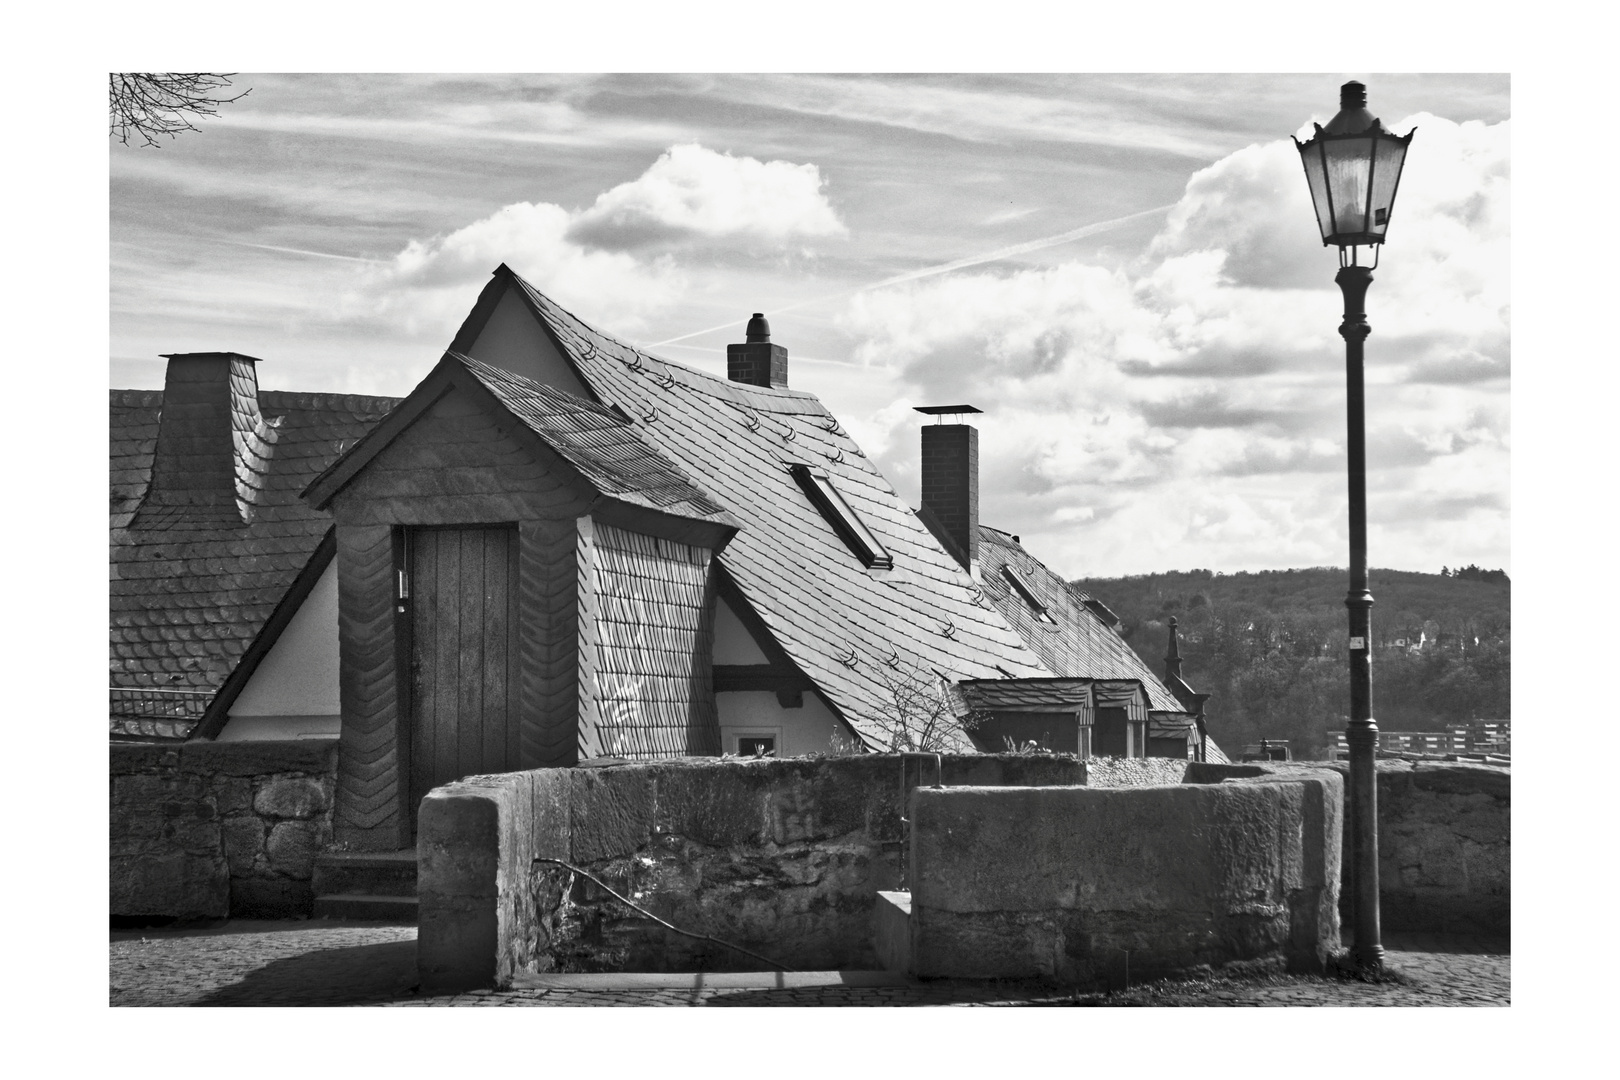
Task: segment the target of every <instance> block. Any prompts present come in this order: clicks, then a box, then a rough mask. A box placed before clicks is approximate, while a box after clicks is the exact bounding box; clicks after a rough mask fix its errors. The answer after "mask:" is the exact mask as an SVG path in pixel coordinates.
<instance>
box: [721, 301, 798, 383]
mask: <svg viewBox="0 0 1620 1080" xmlns="http://www.w3.org/2000/svg"><path fill="white" fill-rule="evenodd" d="M745 336H746V337H747V341H745V342H744V343H743V344H741V345H727V346H726V378H728V379H730V380H731V381H732V382H740V383H748V384H749V385H750V386H774V387H776V388H777V389H779V390H786V389H787V349H786V348H784V347H783V346H781V345H772V344H771V324H770V323H768V322H766V321H765V316H763V315H761V314H760V313H759V312H757V311H756V312H754V317H753V318H752V319H749V320H748V332H747V334H746V335H745Z"/></svg>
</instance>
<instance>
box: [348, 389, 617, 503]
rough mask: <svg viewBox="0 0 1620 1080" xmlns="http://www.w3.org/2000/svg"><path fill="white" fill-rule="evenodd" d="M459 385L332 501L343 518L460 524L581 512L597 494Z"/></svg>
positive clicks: (356, 474) (399, 434) (443, 395)
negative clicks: (505, 425) (510, 429)
mask: <svg viewBox="0 0 1620 1080" xmlns="http://www.w3.org/2000/svg"><path fill="white" fill-rule="evenodd" d="M543 453H544V451H541V450H537V449H536V448H535V447H534V446H533V444H532V443H531V444H529V445H525V444H524V443H520V442H519V441H518V440H517V439H516V438H514V437H513V436H512V435H511V434H509V433H508V432H506V431H505V430H503V429H502V427H501V425H500V424H499V423H498V422H497V420H496V418H495V417H493V416H491V415H489V414H488V413H487V412H486V411H485V410H484V409H483V408H482V407H481V406H480V405H479V404H478V403H475V402H473V401H471V400H469V399H468V397H467V395H466V394H465V393H464V392H462V391H461V390H459V389H455V388H451V389H449V390H448V391H446V392H445V393H444V394H442V395H440V396H439V397H438V398H436V399H435V400H434V401H433V402H432V403H431V404H429V405H428V406H427V407H426V408H425V409H424V410H423V411H422V412H421V413H420V415H418V416H417V417H416V418H415V419H414V420H412V421H411V422H410V423H409V424H408V425H407V426H406V427H405V428H404V429H403V430H401V431H400V432H399V433H398V434H397V435H395V436H394V438H392V439H391V440H389V441H388V442H387V444H386V445H384V446H382V447H381V449H379V450H378V451H377V452H376V454H375V455H374V456H372V457H371V458H370V460H368V461H367V462H365V464H364V466H363V467H362V468H361V469H360V470H359V471H358V472H356V473H355V475H354V477H353V478H352V479H351V480H350V481H349V483H348V484H347V485H346V486H345V487H344V488H343V489H342V490H341V491H340V492H339V493H338V494H337V495H336V496H335V497H334V498H333V500H332V506H333V509H334V510H335V511H336V512H337V514H338V516H339V518H340V519H341V520H343V521H344V522H345V523H350V524H357V525H366V524H406V525H454V524H464V523H471V522H498V521H518V520H524V519H542V518H560V517H570V518H571V517H577V516H579V515H580V514H583V513H586V512H587V511H588V510H589V508H590V505H591V501H592V499H593V497H594V495H595V492H593V491H591V490H590V488H589V486H588V485H586V484H585V483H583V482H582V481H581V480H580V479H578V476H577V474H575V473H574V472H573V470H571V469H566V470H565V469H562V468H558V467H557V462H556V461H555V458H554V455H551V456H552V458H553V460H549V461H543V460H541V459H540V458H541V455H542V454H543Z"/></svg>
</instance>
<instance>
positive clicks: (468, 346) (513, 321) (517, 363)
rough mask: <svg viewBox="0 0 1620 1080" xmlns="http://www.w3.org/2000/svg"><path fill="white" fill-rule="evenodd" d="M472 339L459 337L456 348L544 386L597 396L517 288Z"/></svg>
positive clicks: (509, 290)
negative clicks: (565, 356)
mask: <svg viewBox="0 0 1620 1080" xmlns="http://www.w3.org/2000/svg"><path fill="white" fill-rule="evenodd" d="M470 338H471V340H469V341H466V342H462V341H461V338H460V336H459V335H458V337H457V344H456V345H452V348H454V349H455V351H457V352H460V353H465V354H466V355H468V356H471V357H472V358H473V359H475V360H482V361H484V362H485V363H486V364H493V365H494V366H496V367H498V368H504V369H505V370H507V371H510V372H512V373H513V374H514V375H521V376H523V377H524V378H526V379H533V380H534V381H535V382H537V383H541V384H542V385H545V386H551V387H555V388H556V389H558V390H563V391H566V392H567V393H570V394H575V395H578V396H579V397H582V398H586V399H589V398H591V397H593V395H592V394H591V392H590V390H589V389H587V388H586V386H585V384H584V383H583V382H581V381H580V379H579V376H578V375H576V374H575V373H574V369H573V367H572V366H571V365H570V364H569V363H568V361H567V360H565V359H563V355H562V353H560V352H558V351H557V346H556V344H555V343H553V342H552V340H551V337H550V336H549V335H548V334H547V333H546V332H545V329H544V328H543V327H542V326H541V325H540V323H539V321H538V320H536V319H535V317H534V313H533V312H532V311H530V310H529V306H528V304H526V303H525V302H524V300H523V297H522V294H521V293H520V292H519V291H518V290H517V289H514V288H510V287H508V288H506V289H505V291H504V292H502V294H501V296H500V299H498V300H496V301H495V303H494V305H493V308H492V310H491V311H490V312H489V316H488V318H487V319H486V320H485V322H484V324H483V326H481V327H480V328H479V329H478V330H477V331H476V332H475V333H473V334H471V335H470Z"/></svg>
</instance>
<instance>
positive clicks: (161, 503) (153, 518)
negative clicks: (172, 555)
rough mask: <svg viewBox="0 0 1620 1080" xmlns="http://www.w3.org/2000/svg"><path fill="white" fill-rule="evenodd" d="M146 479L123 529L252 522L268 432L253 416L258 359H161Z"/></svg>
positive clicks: (270, 443)
mask: <svg viewBox="0 0 1620 1080" xmlns="http://www.w3.org/2000/svg"><path fill="white" fill-rule="evenodd" d="M164 358H165V359H166V360H168V361H169V368H168V372H167V374H166V375H165V377H164V380H163V409H162V412H161V414H160V416H159V419H158V434H157V446H156V449H155V451H154V452H153V455H152V479H151V481H150V482H149V483H148V485H147V488H146V494H145V495H144V496H143V497H142V499H141V505H140V508H139V509H137V510H136V512H135V517H134V519H133V520H132V521H131V522H130V527H131V528H136V529H139V528H148V529H173V528H185V527H204V528H209V527H212V528H231V527H237V526H241V525H244V524H246V523H247V522H250V521H252V520H253V514H254V509H253V508H254V504H255V503H256V502H257V501H258V496H259V488H260V484H261V481H260V477H261V476H262V475H263V473H264V472H265V469H266V467H267V466H268V464H269V459H270V455H271V453H272V451H273V449H274V447H275V442H276V432H275V429H274V428H272V427H271V426H270V425H269V424H267V423H266V422H265V419H264V416H263V415H262V414H261V413H260V412H259V378H258V373H257V371H256V370H255V366H254V365H256V364H257V363H258V361H257V360H256V359H254V358H253V357H251V356H243V355H241V354H239V353H229V352H215V353H166V354H164Z"/></svg>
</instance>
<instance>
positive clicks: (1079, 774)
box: [417, 754, 1085, 990]
mask: <svg viewBox="0 0 1620 1080" xmlns="http://www.w3.org/2000/svg"><path fill="white" fill-rule="evenodd" d="M935 768H936V766H935V761H934V759H933V757H932V755H929V756H917V757H908V758H906V759H904V760H902V759H901V758H900V757H899V756H898V755H893V754H874V755H864V756H861V757H829V758H788V759H782V760H777V759H762V760H739V759H735V758H732V759H716V758H685V759H673V760H662V761H652V762H644V763H637V764H623V765H615V766H612V767H608V768H575V769H540V770H535V771H532V772H525V773H507V774H502V775H498V776H485V777H472V778H469V779H467V780H465V781H462V782H459V783H455V784H449V785H446V786H445V787H442V788H438V789H436V790H434V791H433V792H432V793H431V794H429V795H428V796H427V798H426V799H424V800H423V802H422V805H421V810H420V816H419V819H418V820H419V825H418V832H417V837H418V843H417V853H418V859H419V870H418V901H419V904H420V908H419V912H420V914H419V932H418V937H417V949H418V960H419V968H420V971H421V975H422V979H423V983H424V985H425V986H427V987H430V988H432V989H435V990H438V989H453V988H455V989H459V988H468V987H478V986H494V985H509V984H510V982H511V980H512V979H513V978H514V976H515V975H516V974H517V973H518V972H525V971H526V972H533V973H537V974H543V973H548V972H558V971H560V972H590V971H648V972H658V971H666V972H667V971H727V970H732V971H735V970H744V971H746V970H759V969H760V968H762V967H767V966H771V965H770V964H769V963H768V962H765V961H762V960H761V959H760V957H764V958H766V960H767V961H775V962H778V963H780V964H782V965H785V966H787V967H790V968H794V969H797V970H833V969H839V968H869V969H870V968H876V967H877V966H878V962H877V957H876V956H875V955H874V953H873V950H872V938H871V925H872V911H873V906H874V904H875V902H876V896H877V893H878V891H879V890H887V889H893V888H895V887H896V886H897V885H899V883H900V879H901V873H902V857H901V856H902V845H903V837H904V835H905V834H904V832H903V828H904V825H903V822H902V820H901V817H902V814H901V808H902V807H903V806H904V805H905V803H904V798H905V792H906V791H907V790H909V789H910V788H912V787H915V786H916V785H917V784H919V783H922V784H932V783H933V782H934V780H935V775H936V773H935ZM940 769H941V773H940V775H941V778H942V779H943V782H944V783H946V784H965V783H970V784H982V785H996V784H1007V783H1016V784H1024V785H1043V784H1074V783H1080V782H1083V781H1084V778H1085V765H1084V763H1083V762H1080V761H1078V760H1076V759H1075V758H1073V757H1062V756H1057V755H990V754H987V755H961V756H946V757H944V758H943V759H941V761H940ZM565 864H566V865H565ZM609 889H611V890H612V891H613V892H616V893H618V894H619V895H620V896H622V897H625V898H626V899H629V900H633V901H634V902H635V903H637V904H640V905H641V906H642V907H644V908H645V909H646V910H647V911H649V912H651V913H653V914H655V915H657V916H658V917H660V918H662V919H665V920H667V921H668V922H670V923H672V924H674V925H675V926H677V927H679V928H681V929H682V930H686V931H688V932H689V933H691V934H698V935H704V937H692V936H689V935H688V934H681V933H677V932H675V931H672V930H670V929H668V928H667V927H665V926H663V925H660V924H659V923H658V922H657V921H655V920H654V919H652V918H649V917H646V916H644V915H641V914H639V913H637V912H635V911H634V910H632V909H630V908H629V907H628V906H627V905H626V904H624V903H623V902H621V901H619V900H616V899H614V897H613V895H612V893H610V892H609V891H608V890H609ZM716 939H718V940H716ZM722 942H724V943H728V944H729V945H736V946H741V947H742V948H743V949H746V950H749V953H744V952H740V951H738V950H736V949H733V948H730V947H728V944H722ZM750 953H751V954H752V955H750Z"/></svg>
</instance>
